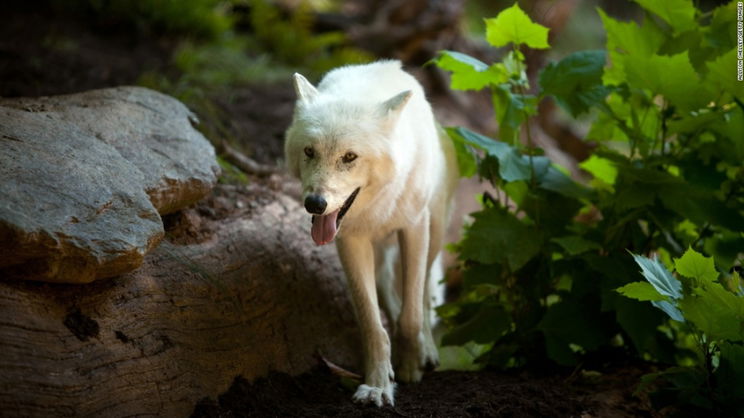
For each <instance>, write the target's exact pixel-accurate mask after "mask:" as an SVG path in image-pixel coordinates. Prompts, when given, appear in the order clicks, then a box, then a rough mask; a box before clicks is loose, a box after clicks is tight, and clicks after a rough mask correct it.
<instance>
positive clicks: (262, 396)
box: [192, 366, 652, 418]
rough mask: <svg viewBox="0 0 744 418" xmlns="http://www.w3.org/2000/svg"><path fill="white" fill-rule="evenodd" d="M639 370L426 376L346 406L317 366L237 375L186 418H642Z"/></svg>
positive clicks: (335, 383) (340, 390)
mask: <svg viewBox="0 0 744 418" xmlns="http://www.w3.org/2000/svg"><path fill="white" fill-rule="evenodd" d="M643 373H644V371H643V370H642V368H638V367H632V366H626V367H625V368H623V369H620V370H614V371H613V372H612V373H609V374H598V373H595V374H587V375H581V376H578V377H576V376H556V375H554V376H549V377H541V376H531V375H529V374H526V373H522V374H519V375H516V374H506V373H502V372H496V371H479V372H457V371H443V372H434V373H429V374H427V375H425V376H424V379H423V380H422V381H421V382H420V383H417V384H414V385H400V384H399V385H398V389H397V392H396V403H395V406H394V407H390V406H386V407H383V408H382V409H378V408H377V407H374V406H361V405H356V404H354V403H353V402H352V401H351V396H352V394H353V393H354V392H353V391H354V388H355V385H356V384H357V382H351V381H350V380H347V379H341V378H339V377H337V376H335V375H333V374H331V373H330V372H329V371H328V370H325V369H323V368H317V369H315V370H313V371H312V372H310V373H307V374H304V375H302V376H298V377H291V376H288V375H286V374H281V373H272V374H270V375H269V376H268V377H266V378H263V379H258V380H256V381H255V382H253V383H250V382H248V381H246V380H245V379H243V378H241V377H238V378H236V379H235V381H234V382H233V384H232V386H231V387H230V389H229V390H228V391H227V392H225V393H224V394H223V395H221V396H220V397H219V399H217V400H214V399H204V400H202V401H201V402H200V403H199V404H198V405H197V406H196V408H195V409H194V413H193V415H192V417H201V418H216V417H586V418H588V417H644V416H652V415H651V414H650V413H649V412H648V408H646V407H645V406H644V404H642V403H641V402H640V400H639V399H636V398H633V397H632V388H633V386H634V384H635V382H637V381H638V379H639V378H640V376H641V375H642V374H643Z"/></svg>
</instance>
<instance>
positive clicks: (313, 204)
mask: <svg viewBox="0 0 744 418" xmlns="http://www.w3.org/2000/svg"><path fill="white" fill-rule="evenodd" d="M326 206H328V203H327V202H326V201H325V199H323V196H319V195H317V194H311V195H307V197H306V198H305V209H307V211H308V212H310V213H312V214H315V215H320V214H321V213H323V212H324V211H325V210H326Z"/></svg>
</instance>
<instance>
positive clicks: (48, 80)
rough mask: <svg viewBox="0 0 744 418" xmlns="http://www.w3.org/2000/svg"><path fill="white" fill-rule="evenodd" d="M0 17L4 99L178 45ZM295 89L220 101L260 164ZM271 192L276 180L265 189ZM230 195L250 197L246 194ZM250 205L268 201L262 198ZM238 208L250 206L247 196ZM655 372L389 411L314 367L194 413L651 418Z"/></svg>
mask: <svg viewBox="0 0 744 418" xmlns="http://www.w3.org/2000/svg"><path fill="white" fill-rule="evenodd" d="M0 8H7V10H6V11H7V12H8V13H0V16H2V18H1V19H2V21H3V24H2V25H0V96H6V97H14V96H38V95H50V94H63V93H72V92H78V91H83V90H88V89H92V88H100V87H108V86H116V85H122V84H134V83H136V81H137V78H138V77H139V75H140V74H141V73H142V72H143V71H146V70H169V64H168V63H169V57H170V53H171V51H172V48H173V46H174V42H173V41H172V40H168V39H152V38H148V37H143V35H142V34H138V33H134V32H131V31H122V30H116V29H111V28H105V27H91V26H89V25H86V24H84V23H81V22H80V21H79V20H77V19H78V18H77V17H75V16H73V15H69V16H65V15H60V14H57V13H52V12H50V11H44V10H41V9H34V8H33V6H27V5H24V3H20V2H10V3H6V4H4V5H3V6H0ZM288 84H289V83H287V85H285V86H279V87H266V86H257V87H245V88H240V89H236V90H233V91H232V94H231V96H230V98H229V99H228V98H224V99H221V98H217V103H218V105H219V106H220V107H221V108H222V109H223V111H224V112H225V114H226V115H227V118H228V120H227V121H226V122H227V125H228V126H229V128H230V130H231V131H232V133H233V134H234V137H235V138H238V139H240V140H242V141H245V143H244V144H241V145H243V147H242V148H243V149H251V150H253V153H252V156H253V157H254V158H255V159H256V160H258V161H260V162H262V163H269V164H270V163H273V162H275V161H276V159H277V158H279V156H280V155H281V149H282V148H281V144H282V138H283V132H284V129H285V128H286V126H287V124H288V123H289V118H290V116H291V109H292V103H293V101H294V98H293V94H292V92H291V89H290V88H289V85H288ZM261 181H266V182H272V181H276V179H275V178H274V179H272V178H269V179H263V180H261ZM219 190H220V191H219V192H215V193H213V195H212V196H210V198H208V199H206V200H205V201H204V202H202V203H200V204H197V206H196V207H195V208H193V209H191V210H189V211H187V212H185V213H182V214H175V215H171V216H169V217H167V218H166V219H165V222H166V227H167V229H168V230H169V231H170V232H169V234H170V235H169V236H170V239H172V240H176V241H179V240H181V241H183V242H190V241H199V240H201V239H203V238H204V237H203V236H202V234H201V232H200V229H201V228H200V225H201V224H202V223H203V222H218V221H219V219H220V218H222V217H224V215H225V214H224V213H223V212H224V211H225V210H229V209H227V206H226V205H222V204H220V199H221V198H222V197H221V196H220V194H219V193H225V190H228V193H231V192H230V191H229V187H227V188H220V189H219ZM234 193H238V194H245V193H246V191H245V190H242V191H235V192H234ZM255 198H263V197H261V196H258V197H255ZM241 200H244V201H245V204H250V198H248V197H245V198H243V199H241ZM648 371H650V369H649V366H645V365H644V366H640V367H639V366H635V365H624V366H623V367H615V368H613V367H611V366H607V367H606V368H605V369H604V370H602V371H601V373H599V372H594V373H583V372H581V371H571V370H564V371H558V372H556V373H554V374H552V375H549V376H544V375H536V374H531V373H528V372H524V371H522V372H516V373H502V372H495V371H480V372H454V371H444V372H434V373H429V374H427V375H426V376H425V378H424V380H423V381H422V382H421V383H420V384H415V385H400V386H399V388H398V392H397V397H396V405H395V407H394V408H391V407H387V408H384V409H382V410H378V409H376V408H374V407H361V406H358V405H355V404H353V403H352V402H351V400H350V399H351V395H352V394H353V391H354V387H355V382H352V381H349V380H346V379H341V378H339V377H337V376H335V375H333V374H332V373H331V372H330V371H329V370H328V369H327V368H325V367H323V366H320V365H319V366H318V368H316V369H315V370H313V371H312V372H310V373H308V374H305V375H302V376H299V377H290V376H288V375H284V374H278V373H275V374H271V375H270V376H268V377H266V378H263V379H259V380H257V381H255V382H248V381H246V380H245V379H243V378H242V377H240V376H237V377H235V381H234V383H233V385H232V387H231V388H230V389H229V390H228V391H227V392H225V393H224V394H222V395H221V396H220V397H219V398H218V399H203V400H202V401H201V402H199V403H198V404H197V405H195V408H194V412H193V416H195V417H241V416H256V417H272V416H301V417H321V416H340V417H366V416H403V417H480V416H497V417H638V416H654V415H653V414H652V413H650V412H649V408H648V405H647V403H646V402H645V401H643V400H642V399H639V398H637V397H634V396H633V394H632V393H633V390H634V388H635V386H636V384H637V382H638V381H639V377H640V376H641V375H642V374H643V373H646V372H648Z"/></svg>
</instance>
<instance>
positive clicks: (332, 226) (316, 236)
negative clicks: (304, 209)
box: [310, 210, 338, 245]
mask: <svg viewBox="0 0 744 418" xmlns="http://www.w3.org/2000/svg"><path fill="white" fill-rule="evenodd" d="M337 217H338V210H336V211H334V212H331V213H329V214H328V215H323V216H316V217H315V220H314V221H313V229H312V231H311V232H310V235H312V237H313V241H315V243H316V244H318V245H324V244H328V243H329V242H331V241H333V237H335V236H336V218H337Z"/></svg>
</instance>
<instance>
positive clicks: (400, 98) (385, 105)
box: [380, 90, 413, 116]
mask: <svg viewBox="0 0 744 418" xmlns="http://www.w3.org/2000/svg"><path fill="white" fill-rule="evenodd" d="M412 95H413V93H412V92H411V90H406V91H404V92H401V93H398V94H396V95H395V96H393V97H391V98H389V99H387V100H385V101H384V102H382V105H381V106H380V111H381V113H382V115H383V116H388V115H396V116H397V115H398V114H399V113H400V111H401V110H403V108H404V107H405V106H406V103H408V100H410V99H411V96H412Z"/></svg>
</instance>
